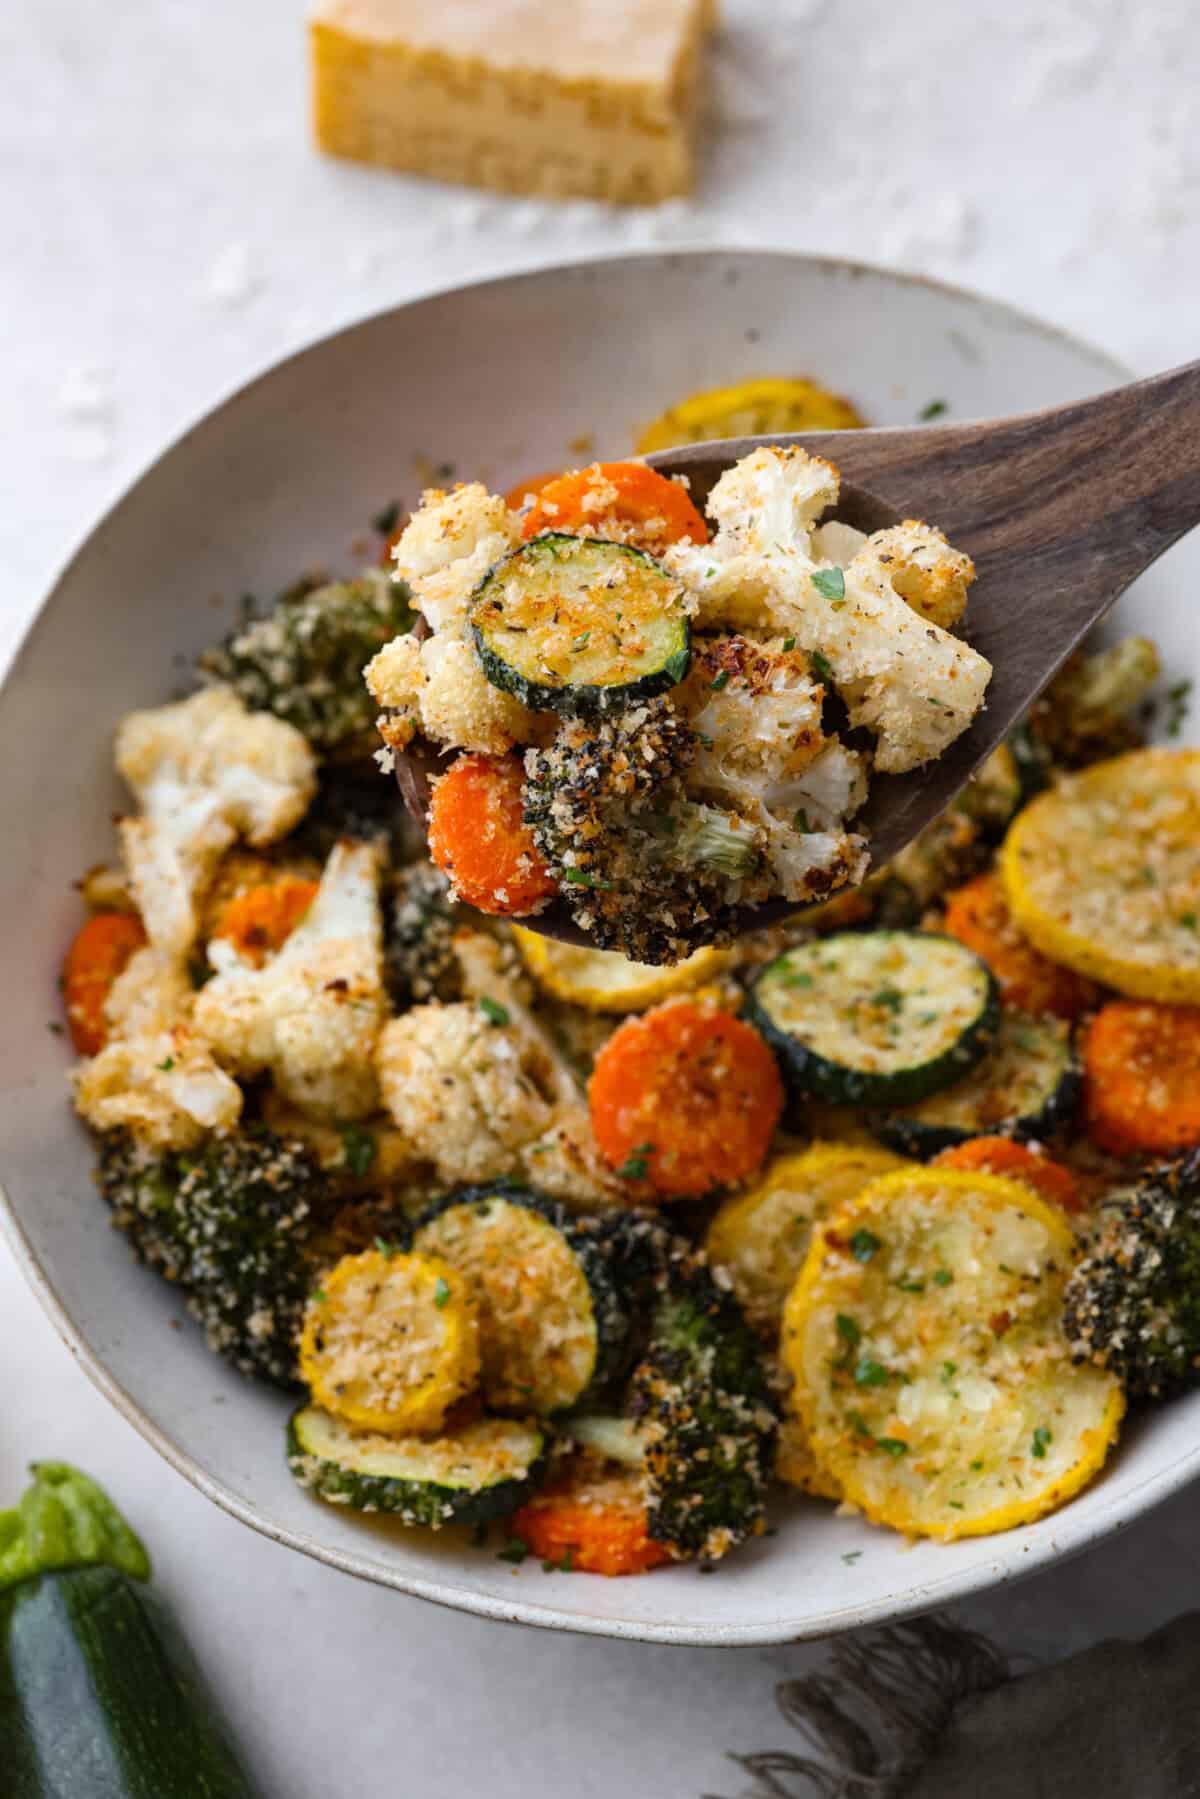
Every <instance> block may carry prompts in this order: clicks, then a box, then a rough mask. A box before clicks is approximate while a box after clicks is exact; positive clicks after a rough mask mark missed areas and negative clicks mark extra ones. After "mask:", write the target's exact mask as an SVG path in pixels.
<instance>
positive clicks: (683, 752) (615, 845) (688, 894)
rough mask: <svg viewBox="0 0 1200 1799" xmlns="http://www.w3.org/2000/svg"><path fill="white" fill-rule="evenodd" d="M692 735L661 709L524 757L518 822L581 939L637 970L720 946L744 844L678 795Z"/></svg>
mask: <svg viewBox="0 0 1200 1799" xmlns="http://www.w3.org/2000/svg"><path fill="white" fill-rule="evenodd" d="M694 753H695V740H694V738H693V735H692V732H691V730H690V729H689V727H688V726H687V724H686V723H685V722H684V720H683V718H682V717H681V716H680V714H679V713H678V712H677V711H676V709H675V708H674V706H673V705H672V703H671V701H670V700H668V699H662V698H660V699H656V700H648V701H646V702H645V703H644V704H642V705H638V706H635V707H633V708H632V709H631V710H630V711H629V712H627V713H625V714H623V715H621V716H618V717H611V718H603V719H598V720H596V721H594V722H593V721H587V720H582V719H576V720H569V721H567V723H565V724H564V725H563V726H562V727H561V729H560V730H559V731H558V733H557V735H556V736H555V738H554V741H553V742H552V743H551V744H550V745H549V747H548V748H546V749H542V750H537V749H533V750H530V751H528V753H527V754H526V757H525V771H526V781H525V817H526V820H527V822H528V823H529V825H530V826H531V828H532V831H533V836H534V841H535V842H536V844H537V847H538V849H539V851H540V852H541V855H542V856H543V857H544V858H545V861H546V863H547V864H548V866H549V867H550V869H551V870H552V872H553V874H554V877H555V879H556V881H557V882H558V886H559V890H560V891H561V893H562V895H563V897H564V898H565V899H566V900H567V902H568V904H569V905H570V907H571V912H572V916H573V918H574V920H575V922H576V924H577V925H579V927H580V929H581V930H583V931H585V932H586V933H587V936H588V938H589V939H590V940H591V942H592V943H594V944H595V945H596V947H597V948H598V949H611V950H620V951H621V953H622V954H624V955H626V956H628V957H629V958H630V959H631V960H632V961H635V962H649V963H655V964H657V963H662V962H679V961H682V960H683V958H684V957H685V956H688V955H690V954H691V952H692V950H693V949H694V948H696V947H697V944H698V943H712V942H717V941H720V940H721V939H722V938H726V939H727V938H728V937H729V935H730V934H731V932H732V928H733V924H734V908H735V906H736V902H737V899H738V895H739V883H740V882H741V881H742V880H744V879H745V878H746V877H747V876H748V875H749V874H751V873H752V872H753V870H754V867H755V866H756V862H757V855H756V852H755V850H754V847H753V844H752V843H751V841H750V839H749V834H748V833H745V832H738V831H736V830H735V829H733V827H732V825H731V823H730V822H729V820H728V819H727V818H726V816H725V815H724V814H723V813H721V812H719V811H717V810H716V809H715V808H712V807H702V806H698V805H696V803H695V802H694V801H691V800H689V799H688V798H687V797H686V796H685V793H684V783H683V776H684V773H685V771H686V769H687V768H688V766H689V764H690V762H691V760H692V758H693V756H694Z"/></svg>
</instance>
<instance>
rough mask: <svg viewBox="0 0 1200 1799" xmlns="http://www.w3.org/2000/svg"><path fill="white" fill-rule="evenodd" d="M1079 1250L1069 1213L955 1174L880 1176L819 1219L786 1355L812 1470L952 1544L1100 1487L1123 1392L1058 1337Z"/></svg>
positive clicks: (889, 1519)
mask: <svg viewBox="0 0 1200 1799" xmlns="http://www.w3.org/2000/svg"><path fill="white" fill-rule="evenodd" d="M864 1236H867V1237H869V1238H870V1239H871V1241H872V1243H873V1245H874V1248H873V1251H872V1254H871V1255H870V1257H869V1258H867V1259H866V1260H864V1259H863V1258H862V1256H861V1255H858V1254H856V1253H855V1250H854V1244H855V1241H856V1240H858V1241H861V1240H862V1239H863V1237H864ZM1076 1254H1077V1251H1076V1246H1075V1239H1074V1234H1073V1232H1072V1230H1071V1226H1070V1224H1069V1223H1068V1222H1067V1220H1066V1218H1065V1217H1064V1216H1063V1214H1062V1212H1061V1211H1060V1210H1059V1208H1057V1207H1056V1206H1053V1205H1051V1204H1049V1203H1047V1202H1046V1201H1045V1200H1043V1199H1039V1198H1038V1197H1037V1196H1036V1195H1035V1194H1032V1193H1031V1192H1030V1191H1029V1190H1028V1188H1026V1187H1024V1186H1022V1185H1021V1183H1020V1182H1018V1181H1011V1180H1004V1179H1000V1178H998V1177H997V1176H995V1175H986V1174H974V1173H971V1174H968V1173H962V1172H955V1171H951V1170H949V1169H931V1168H919V1169H906V1170H904V1171H903V1172H901V1173H899V1174H887V1175H884V1176H883V1177H882V1178H881V1179H880V1180H878V1181H874V1182H873V1183H872V1184H871V1185H870V1186H869V1187H867V1188H866V1189H865V1191H864V1192H863V1193H861V1194H860V1195H859V1197H858V1199H857V1200H855V1201H853V1202H852V1203H851V1204H850V1205H849V1206H847V1207H846V1208H845V1209H844V1210H843V1211H841V1212H838V1213H835V1214H834V1215H833V1216H831V1217H830V1218H828V1219H827V1220H826V1221H825V1223H824V1224H823V1225H821V1226H819V1227H818V1229H817V1231H816V1232H815V1233H814V1237H813V1244H812V1248H811V1249H810V1251H809V1255H808V1260H807V1262H806V1263H805V1266H804V1272H803V1274H802V1275H801V1277H800V1279H799V1281H798V1282H797V1283H796V1286H795V1288H794V1289H793V1291H792V1294H791V1296H790V1298H789V1300H788V1306H787V1313H786V1316H785V1320H784V1334H783V1354H784V1359H785V1362H786V1364H787V1368H788V1371H789V1373H790V1374H791V1375H792V1378H793V1380H794V1382H795V1388H794V1397H795V1403H796V1405H797V1408H798V1410H799V1413H800V1417H801V1419H802V1421H803V1424H804V1426H805V1428H806V1429H807V1431H808V1438H809V1446H810V1448H811V1450H812V1453H813V1456H814V1457H815V1459H816V1462H817V1465H818V1467H819V1468H820V1469H821V1470H822V1472H823V1473H825V1474H826V1475H827V1476H828V1477H829V1478H830V1479H831V1480H832V1481H833V1482H835V1483H836V1485H837V1486H838V1487H840V1489H841V1492H842V1494H843V1496H844V1498H845V1499H846V1500H848V1501H849V1502H850V1504H851V1505H856V1506H858V1507H859V1508H860V1509H861V1510H862V1511H863V1512H865V1514H866V1516H867V1517H868V1518H869V1519H870V1520H871V1521H872V1522H873V1523H876V1524H887V1525H890V1526H891V1527H892V1528H893V1529H894V1530H899V1531H903V1532H904V1533H905V1534H906V1535H909V1536H928V1537H939V1538H942V1539H947V1540H948V1539H950V1538H953V1537H963V1536H983V1535H987V1534H990V1533H991V1532H993V1531H1000V1530H1010V1529H1012V1528H1013V1526H1015V1525H1018V1524H1025V1523H1028V1522H1030V1521H1031V1520H1032V1519H1034V1518H1039V1517H1041V1516H1042V1515H1043V1514H1044V1513H1045V1512H1048V1511H1052V1510H1054V1509H1055V1507H1057V1506H1059V1505H1062V1504H1063V1503H1064V1501H1066V1500H1067V1499H1070V1498H1072V1497H1073V1496H1074V1495H1075V1494H1076V1493H1077V1492H1079V1491H1080V1489H1081V1488H1082V1487H1083V1486H1084V1485H1086V1483H1087V1482H1088V1481H1089V1480H1091V1479H1092V1477H1093V1476H1094V1475H1095V1474H1096V1473H1097V1472H1098V1471H1099V1469H1100V1467H1101V1465H1102V1464H1103V1462H1104V1459H1105V1457H1106V1455H1107V1453H1108V1450H1109V1449H1110V1447H1111V1446H1112V1443H1113V1441H1114V1439H1115V1437H1116V1434H1117V1427H1118V1425H1119V1423H1120V1419H1121V1414H1122V1411H1123V1409H1124V1400H1123V1396H1122V1393H1121V1388H1120V1385H1119V1383H1118V1382H1117V1380H1116V1379H1115V1378H1114V1377H1113V1376H1112V1375H1110V1374H1107V1373H1105V1372H1104V1371H1103V1370H1101V1369H1099V1368H1094V1367H1091V1366H1076V1365H1075V1364H1074V1362H1073V1361H1072V1355H1071V1348H1070V1345H1069V1344H1068V1342H1067V1340H1066V1338H1065V1336H1064V1335H1063V1332H1062V1329H1061V1322H1060V1321H1061V1316H1062V1305H1063V1291H1064V1287H1065V1285H1066V1281H1067V1277H1068V1275H1069V1274H1070V1271H1071V1268H1072V1265H1073V1264H1074V1262H1075V1259H1076Z"/></svg>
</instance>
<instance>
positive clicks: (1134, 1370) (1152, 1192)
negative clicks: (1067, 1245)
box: [1063, 1151, 1200, 1399]
mask: <svg viewBox="0 0 1200 1799" xmlns="http://www.w3.org/2000/svg"><path fill="white" fill-rule="evenodd" d="M1063 1326H1064V1329H1065V1331H1066V1334H1067V1337H1068V1339H1069V1340H1070V1343H1071V1347H1072V1349H1073V1350H1074V1352H1075V1354H1076V1355H1077V1356H1078V1357H1079V1358H1080V1359H1081V1360H1085V1361H1088V1362H1092V1363H1095V1364H1096V1365H1097V1366H1098V1367H1101V1368H1107V1369H1109V1370H1111V1371H1112V1373H1113V1374H1115V1375H1116V1376H1117V1377H1118V1379H1119V1380H1120V1381H1121V1382H1122V1384H1123V1386H1124V1387H1125V1390H1126V1391H1127V1392H1128V1393H1129V1394H1130V1395H1131V1397H1133V1398H1153V1399H1158V1398H1161V1397H1162V1396H1163V1395H1164V1394H1167V1393H1170V1392H1173V1391H1176V1390H1177V1389H1179V1388H1181V1387H1188V1386H1194V1385H1195V1383H1196V1381H1197V1380H1200V1152H1196V1151H1193V1152H1192V1153H1191V1154H1190V1155H1188V1156H1185V1157H1184V1158H1183V1159H1182V1160H1181V1161H1177V1162H1172V1163H1166V1164H1164V1165H1163V1166H1162V1167H1159V1168H1156V1169H1153V1170H1151V1172H1150V1173H1149V1174H1147V1175H1146V1176H1145V1177H1144V1178H1143V1179H1141V1180H1140V1181H1138V1182H1137V1183H1135V1184H1134V1185H1132V1186H1129V1187H1125V1188H1122V1189H1121V1190H1120V1191H1118V1192H1116V1193H1114V1194H1112V1195H1111V1196H1110V1197H1109V1198H1108V1199H1107V1200H1106V1201H1105V1202H1104V1204H1103V1206H1102V1207H1101V1208H1100V1210H1099V1212H1098V1214H1097V1216H1096V1220H1095V1229H1094V1232H1093V1234H1092V1237H1091V1240H1090V1242H1089V1244H1088V1247H1087V1250H1086V1253H1085V1255H1084V1258H1083V1260H1082V1261H1081V1262H1080V1264H1079V1266H1078V1267H1077V1268H1076V1269H1075V1271H1074V1273H1073V1274H1072V1276H1071V1279H1070V1281H1069V1282H1068V1283H1067V1291H1066V1301H1065V1308H1064V1313H1063Z"/></svg>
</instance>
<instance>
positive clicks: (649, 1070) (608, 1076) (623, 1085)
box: [588, 999, 783, 1198]
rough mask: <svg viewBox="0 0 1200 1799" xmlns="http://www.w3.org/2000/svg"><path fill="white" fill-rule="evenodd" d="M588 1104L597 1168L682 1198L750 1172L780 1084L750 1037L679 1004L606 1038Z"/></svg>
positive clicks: (761, 1152)
mask: <svg viewBox="0 0 1200 1799" xmlns="http://www.w3.org/2000/svg"><path fill="white" fill-rule="evenodd" d="M588 1097H589V1100H590V1103H591V1112H592V1128H593V1130H594V1132H595V1135H596V1142H597V1143H598V1144H599V1146H600V1150H601V1153H602V1154H603V1156H604V1157H605V1160H606V1161H608V1162H609V1163H610V1164H611V1165H612V1167H614V1168H615V1169H616V1170H617V1172H618V1173H619V1174H622V1175H624V1176H625V1177H626V1178H627V1179H629V1180H634V1181H640V1182H644V1183H645V1186H646V1187H647V1188H648V1189H649V1190H650V1191H651V1192H653V1193H657V1194H660V1195H663V1196H670V1197H679V1198H682V1197H686V1196H692V1195H698V1194H702V1193H710V1192H711V1191H712V1190H713V1189H714V1188H715V1187H726V1186H730V1185H732V1184H733V1183H734V1182H736V1181H740V1180H744V1179H745V1178H746V1176H747V1175H750V1174H753V1173H754V1170H755V1169H756V1168H757V1167H758V1166H759V1164H760V1162H761V1161H762V1160H763V1158H764V1156H765V1155H766V1153H767V1149H768V1147H769V1145H770V1141H771V1134H772V1132H773V1131H774V1129H775V1126H776V1124H777V1123H778V1121H779V1115H780V1113H781V1112H782V1110H783V1083H782V1081H781V1080H780V1077H779V1070H778V1068H777V1067H776V1065H775V1058H774V1056H773V1055H772V1054H771V1051H770V1050H769V1049H768V1048H767V1046H766V1044H765V1043H764V1042H763V1040H762V1038H761V1037H760V1036H759V1034H758V1032H757V1031H755V1030H752V1029H751V1027H750V1026H749V1025H748V1024H745V1023H743V1021H742V1020H741V1019H740V1018H734V1017H733V1016H732V1015H731V1014H730V1013H728V1012H722V1011H720V1010H718V1009H717V1008H716V1007H713V1006H704V1005H698V1004H696V1002H695V1001H694V1000H686V999H681V1000H672V1001H669V1002H668V1003H667V1004H666V1005H663V1006H656V1007H655V1008H654V1009H653V1010H652V1011H649V1012H644V1013H642V1015H641V1016H640V1017H638V1018H628V1019H626V1021H625V1023H624V1024H623V1025H621V1026H620V1027H619V1029H618V1030H616V1031H614V1032H613V1035H612V1036H611V1037H610V1038H609V1040H608V1042H607V1043H606V1044H605V1045H604V1047H603V1049H602V1050H601V1051H600V1054H599V1055H598V1056H597V1057H596V1065H595V1068H594V1070H593V1073H592V1079H591V1084H590V1086H589V1089H588Z"/></svg>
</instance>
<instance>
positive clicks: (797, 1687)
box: [730, 1616, 1010, 1799]
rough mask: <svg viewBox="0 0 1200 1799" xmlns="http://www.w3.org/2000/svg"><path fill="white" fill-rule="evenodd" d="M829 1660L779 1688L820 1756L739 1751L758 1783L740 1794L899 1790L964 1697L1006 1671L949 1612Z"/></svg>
mask: <svg viewBox="0 0 1200 1799" xmlns="http://www.w3.org/2000/svg"><path fill="white" fill-rule="evenodd" d="M831 1659H832V1664H833V1665H832V1669H831V1671H830V1672H829V1673H827V1674H811V1675H808V1676H806V1677H805V1678H804V1679H803V1680H788V1681H784V1682H783V1683H782V1684H781V1685H780V1686H778V1687H777V1688H776V1690H775V1698H776V1702H777V1704H778V1706H779V1709H780V1711H781V1713H782V1714H783V1717H784V1718H785V1719H786V1721H787V1722H788V1723H789V1724H790V1725H792V1727H793V1728H794V1729H795V1730H797V1731H798V1732H799V1733H800V1735H801V1736H802V1737H803V1738H804V1740H805V1743H806V1744H807V1746H808V1748H809V1749H811V1750H813V1751H814V1752H815V1753H816V1754H817V1755H819V1756H820V1757H821V1759H820V1760H819V1761H818V1760H814V1759H813V1756H811V1755H797V1754H793V1753H790V1752H788V1751H782V1750H777V1751H769V1752H767V1753H766V1754H761V1755H733V1756H731V1757H730V1760H731V1761H733V1762H734V1763H735V1764H736V1765H737V1766H738V1767H739V1768H741V1769H742V1770H743V1772H744V1773H746V1774H749V1775H750V1776H751V1778H752V1779H753V1781H754V1782H755V1784H754V1785H753V1786H752V1787H750V1788H748V1789H747V1790H746V1791H745V1792H744V1793H743V1794H742V1795H741V1799H806V1796H807V1799H901V1796H902V1795H903V1793H904V1792H905V1791H906V1789H907V1787H908V1784H909V1782H910V1781H911V1780H912V1779H913V1777H914V1776H915V1775H917V1774H918V1773H919V1772H920V1771H921V1768H922V1767H923V1766H924V1765H925V1763H926V1761H927V1760H928V1758H929V1756H930V1754H931V1753H932V1751H933V1749H934V1748H935V1747H936V1745H937V1743H938V1740H939V1738H940V1737H941V1736H942V1733H943V1732H944V1731H945V1729H946V1727H947V1725H948V1724H949V1723H950V1720H951V1719H952V1717H953V1716H954V1713H955V1712H956V1710H957V1709H958V1707H959V1706H961V1705H962V1704H964V1702H965V1701H967V1700H970V1699H977V1698H981V1697H982V1696H983V1695H984V1694H985V1693H990V1692H992V1691H993V1690H994V1689H995V1688H996V1687H998V1686H1001V1685H1003V1683H1004V1682H1005V1681H1006V1680H1007V1679H1008V1678H1009V1674H1010V1668H1009V1664H1008V1662H1007V1660H1006V1658H1005V1657H1004V1655H1003V1654H1002V1653H1001V1652H1000V1650H999V1649H997V1648H996V1646H995V1645H994V1644H993V1643H990V1642H989V1641H988V1640H987V1638H986V1637H982V1636H979V1635H978V1634H977V1633H976V1632H974V1631H970V1630H964V1629H962V1628H961V1627H960V1626H959V1625H957V1624H952V1623H951V1622H950V1621H949V1619H947V1618H942V1617H937V1616H934V1617H929V1618H918V1619H915V1620H914V1621H913V1622H912V1623H909V1624H896V1625H891V1626H889V1627H888V1628H887V1629H884V1630H879V1631H873V1632H871V1633H869V1634H865V1635H862V1636H857V1637H843V1638H841V1639H840V1640H839V1641H837V1642H836V1643H834V1645H833V1646H832V1655H831Z"/></svg>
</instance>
